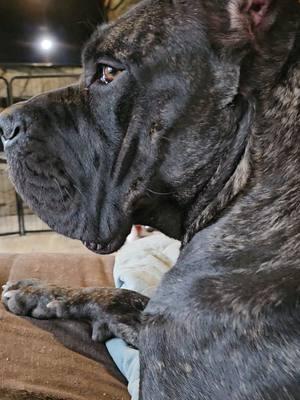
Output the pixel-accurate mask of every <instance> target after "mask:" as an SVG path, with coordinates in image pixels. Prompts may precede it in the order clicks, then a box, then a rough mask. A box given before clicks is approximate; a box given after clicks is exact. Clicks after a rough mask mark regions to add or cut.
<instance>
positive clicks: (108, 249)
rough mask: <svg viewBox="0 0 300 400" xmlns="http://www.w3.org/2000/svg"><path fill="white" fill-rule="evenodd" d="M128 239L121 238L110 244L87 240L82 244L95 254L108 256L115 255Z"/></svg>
mask: <svg viewBox="0 0 300 400" xmlns="http://www.w3.org/2000/svg"><path fill="white" fill-rule="evenodd" d="M126 237H127V236H126ZM126 237H125V238H122V237H121V236H120V237H118V238H117V239H114V240H113V241H111V242H109V243H99V242H95V241H86V240H83V241H82V243H83V245H84V246H85V247H86V248H87V249H88V250H90V251H92V252H93V253H95V254H99V255H106V254H111V253H114V252H115V251H117V250H119V249H120V247H122V245H123V244H124V243H125V241H126Z"/></svg>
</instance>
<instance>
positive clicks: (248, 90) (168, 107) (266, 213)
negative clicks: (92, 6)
mask: <svg viewBox="0 0 300 400" xmlns="http://www.w3.org/2000/svg"><path fill="white" fill-rule="evenodd" d="M299 26H300V4H299V3H298V1H297V0H146V1H144V2H142V3H141V4H140V5H139V6H137V7H136V8H134V9H133V10H132V11H131V12H129V13H128V14H126V15H125V16H123V17H122V18H121V19H119V20H118V21H117V22H116V23H113V24H111V25H108V26H104V27H100V28H99V29H98V30H97V32H96V33H95V34H94V36H93V37H92V39H91V40H90V42H89V43H88V45H87V47H86V49H85V51H84V53H83V64H84V70H85V72H84V75H83V78H82V80H81V82H80V83H79V84H78V85H74V86H70V87H68V88H65V89H62V90H58V91H55V92H51V93H48V94H44V95H41V96H38V97H35V98H33V99H32V100H30V101H28V102H26V103H23V104H20V105H17V106H15V107H13V108H11V109H9V110H7V111H6V112H4V113H3V114H2V116H1V124H0V125H1V129H2V136H3V141H4V144H5V150H6V154H7V159H8V162H9V166H10V174H11V177H12V180H13V182H14V184H15V186H16V188H17V190H18V192H19V193H20V194H21V195H22V196H23V198H24V199H25V200H26V201H27V202H28V204H29V205H30V206H31V207H32V208H33V209H34V210H35V211H36V212H37V213H38V215H39V216H40V217H41V218H42V219H43V220H45V221H46V222H47V223H48V224H49V225H50V226H51V227H52V228H53V229H55V230H56V231H58V232H60V233H62V234H64V235H67V236H70V237H72V238H76V239H80V240H82V241H83V242H84V243H85V244H86V246H87V247H88V248H89V249H91V250H92V251H94V252H96V253H99V254H106V253H111V252H113V251H115V250H117V249H118V248H119V247H120V246H121V245H122V244H123V243H124V241H125V238H126V236H127V234H128V233H129V231H130V228H131V226H132V224H136V223H139V224H147V225H151V226H153V227H155V228H157V229H159V230H161V231H163V232H165V233H166V234H167V235H170V236H172V237H174V238H177V239H180V240H182V242H183V246H182V251H181V255H180V258H179V260H178V262H177V264H176V265H175V267H174V268H173V269H172V270H171V271H170V272H169V273H168V274H167V275H166V276H165V277H164V279H163V281H162V283H161V285H160V287H159V288H158V290H157V292H156V294H155V295H154V297H153V298H152V299H151V300H150V301H149V302H148V299H147V298H145V297H143V296H140V295H139V294H137V293H133V292H130V291H121V290H114V289H104V288H95V289H84V290H70V289H63V288H59V287H54V286H47V285H45V284H43V283H41V282H39V281H22V282H17V283H8V284H7V285H6V286H5V287H4V294H3V301H4V302H5V304H6V306H7V308H8V309H9V310H11V311H12V312H14V313H16V314H18V315H31V316H33V317H36V318H50V317H57V318H71V319H72V318H74V319H79V318H82V319H85V320H89V321H90V322H91V324H92V326H93V338H94V339H97V340H105V339H107V338H108V337H111V336H118V337H121V338H124V339H125V340H127V341H128V342H129V343H131V344H132V345H134V346H136V347H137V348H139V350H140V353H141V388H140V398H141V399H142V400H198V399H199V400H202V399H203V400H204V399H205V400H234V399H236V400H275V399H276V400H295V399H297V400H299V399H300V184H299V180H300V122H299V114H300V27H299ZM147 303H148V304H147Z"/></svg>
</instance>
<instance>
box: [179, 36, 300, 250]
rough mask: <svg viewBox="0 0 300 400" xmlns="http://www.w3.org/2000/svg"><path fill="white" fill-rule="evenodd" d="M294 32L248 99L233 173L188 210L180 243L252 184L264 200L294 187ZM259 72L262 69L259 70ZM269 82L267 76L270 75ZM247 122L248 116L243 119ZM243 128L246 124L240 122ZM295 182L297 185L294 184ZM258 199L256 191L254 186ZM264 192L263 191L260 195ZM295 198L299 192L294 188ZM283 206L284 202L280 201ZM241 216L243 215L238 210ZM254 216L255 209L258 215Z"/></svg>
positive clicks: (297, 126)
mask: <svg viewBox="0 0 300 400" xmlns="http://www.w3.org/2000/svg"><path fill="white" fill-rule="evenodd" d="M299 35H300V32H298V33H297V34H296V35H295V38H294V44H293V49H292V50H291V51H290V53H289V54H288V56H287V57H286V60H285V62H284V63H283V65H281V66H280V69H278V70H275V69H274V71H273V73H274V81H273V82H274V84H273V85H271V86H269V87H264V88H263V86H264V85H263V80H262V88H263V90H261V91H260V92H258V93H256V95H255V101H254V104H253V106H254V109H252V106H251V105H250V108H251V109H250V110H248V111H247V112H248V113H250V115H251V117H250V119H251V118H252V116H253V119H252V120H251V121H250V123H248V126H247V128H246V129H247V130H248V132H247V140H246V141H245V147H244V151H243V154H242V156H241V157H240V159H239V160H238V162H237V159H233V162H234V163H237V167H236V168H235V170H234V173H233V174H231V175H230V177H229V179H228V180H227V181H226V183H225V184H224V186H223V187H222V189H221V190H220V191H219V193H218V195H217V196H215V197H214V198H213V199H212V200H211V201H210V202H209V204H206V205H205V207H203V202H202V201H201V195H200V196H199V197H198V198H197V200H196V202H195V203H194V204H193V207H191V211H190V213H188V215H187V218H186V220H187V225H186V229H185V231H186V234H185V237H184V240H183V245H185V244H187V243H188V242H189V241H190V240H191V238H192V237H193V236H194V235H195V233H197V232H199V231H200V230H202V229H204V228H205V227H207V226H208V225H210V224H211V223H212V222H214V221H216V220H217V219H218V218H219V217H220V216H221V215H223V213H224V211H225V209H226V210H228V208H229V206H230V205H231V204H234V201H235V199H237V198H239V199H241V197H243V196H247V195H249V194H250V193H251V191H252V190H254V191H255V188H256V187H257V186H260V187H264V188H266V190H268V192H269V193H268V196H269V200H270V201H271V197H272V196H274V198H275V197H278V193H280V190H281V188H282V187H283V185H284V184H285V190H287V189H286V185H287V182H288V189H289V190H293V189H294V190H295V188H297V187H298V183H297V180H298V177H299V175H300V141H299V138H298V135H299V133H300V121H299V119H300V86H299V82H300V49H299V48H300V44H299ZM262 78H263V74H262ZM269 79H270V76H269ZM269 82H270V80H269ZM276 82H277V83H276ZM246 123H247V120H246ZM242 129H245V126H244V127H243V128H242ZM296 185H297V186H296ZM256 196H258V197H256V201H257V202H258V203H259V202H260V201H261V199H260V198H259V191H258V192H256ZM262 196H265V193H264V194H263V195H262ZM298 197H299V202H300V193H299V196H298ZM283 207H285V208H286V207H287V204H286V203H285V204H283ZM241 217H242V218H243V216H241ZM257 218H259V215H257Z"/></svg>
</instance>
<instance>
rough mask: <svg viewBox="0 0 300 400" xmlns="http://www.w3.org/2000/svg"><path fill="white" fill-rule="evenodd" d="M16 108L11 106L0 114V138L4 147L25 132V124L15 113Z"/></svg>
mask: <svg viewBox="0 0 300 400" xmlns="http://www.w3.org/2000/svg"><path fill="white" fill-rule="evenodd" d="M18 108H19V107H18V106H12V107H10V108H7V109H6V110H4V111H3V112H2V113H1V114H0V136H1V139H2V141H3V143H4V145H7V144H8V143H9V142H11V141H13V139H15V138H16V137H17V136H19V135H21V134H22V133H25V132H26V128H25V123H24V121H23V120H22V118H21V116H20V113H18V112H17V109H18Z"/></svg>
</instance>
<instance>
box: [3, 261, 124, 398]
mask: <svg viewBox="0 0 300 400" xmlns="http://www.w3.org/2000/svg"><path fill="white" fill-rule="evenodd" d="M113 261H114V259H113V257H99V256H94V255H64V254H60V255H58V254H35V255H30V254H28V255H20V254H19V255H0V284H1V286H2V284H4V283H5V282H6V281H7V280H10V281H15V280H19V279H24V278H40V279H43V280H45V281H47V282H51V283H56V284H60V285H64V286H73V287H79V286H84V287H86V286H113V280H112V267H113ZM0 359H1V363H0V399H1V400H2V399H10V400H11V399H16V400H17V399H18V400H19V399H30V400H36V399H38V400H46V399H47V400H102V399H105V400H128V399H129V396H128V394H127V390H126V385H125V382H124V380H123V378H122V376H121V374H120V373H119V372H118V370H117V369H116V367H115V366H114V364H113V362H112V360H111V359H110V357H109V355H108V353H107V351H106V348H105V346H104V345H102V344H100V343H99V344H94V343H93V342H92V341H91V339H90V328H89V326H88V325H86V324H85V323H79V322H71V321H57V320H53V321H37V320H33V319H31V318H20V317H16V316H14V315H12V314H10V313H8V312H7V311H6V310H5V309H4V307H3V306H2V304H1V305H0Z"/></svg>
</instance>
